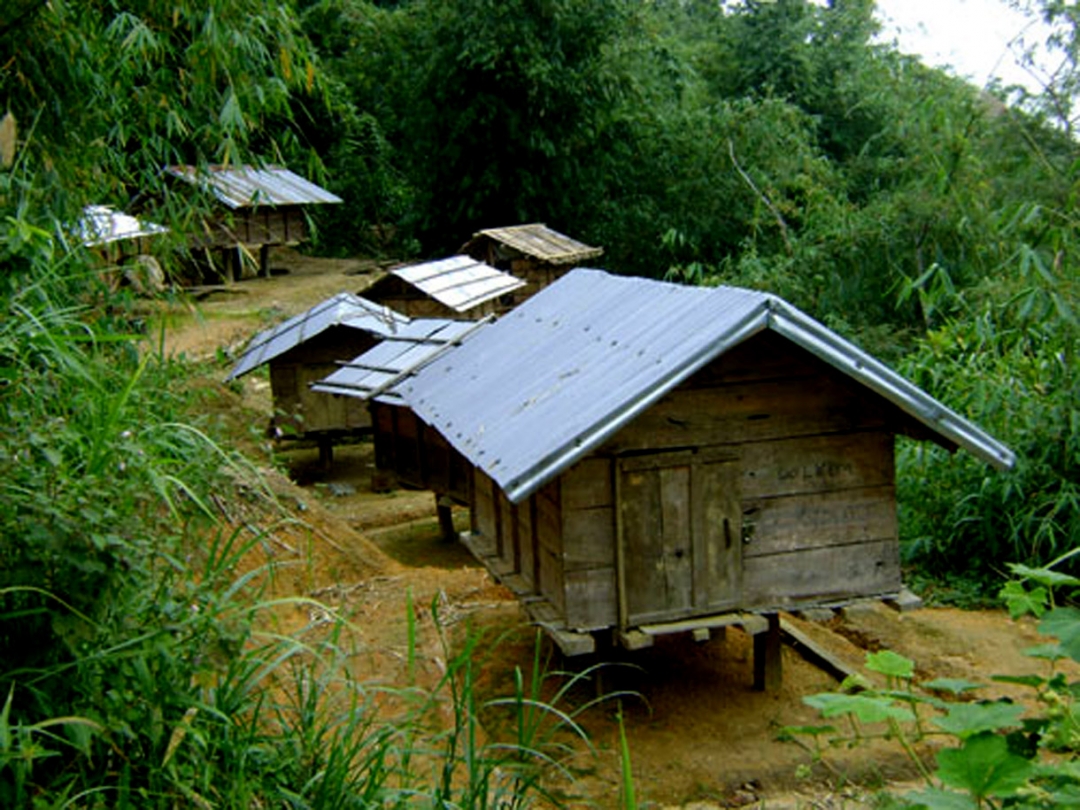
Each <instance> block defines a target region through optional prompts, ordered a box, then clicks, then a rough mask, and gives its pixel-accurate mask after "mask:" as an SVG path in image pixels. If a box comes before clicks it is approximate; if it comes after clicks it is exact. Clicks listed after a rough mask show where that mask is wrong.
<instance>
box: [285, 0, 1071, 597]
mask: <svg viewBox="0 0 1080 810" xmlns="http://www.w3.org/2000/svg"><path fill="white" fill-rule="evenodd" d="M1028 5H1029V6H1034V7H1036V8H1035V10H1037V11H1039V12H1040V13H1043V14H1044V15H1046V16H1047V18H1048V19H1052V20H1055V21H1057V22H1058V23H1059V27H1058V29H1057V35H1056V45H1055V47H1056V48H1057V53H1058V54H1059V55H1060V56H1061V57H1062V58H1063V59H1064V62H1063V63H1062V69H1061V70H1059V71H1058V72H1057V73H1056V74H1055V75H1054V76H1052V77H1047V79H1046V82H1045V89H1044V91H1043V92H1041V93H1039V92H1035V91H1032V90H1030V89H1029V90H1024V91H1022V92H1019V91H1016V90H1013V89H1010V88H999V91H998V94H997V95H993V94H990V93H988V92H984V91H980V90H978V89H977V88H975V87H972V86H970V85H968V84H966V83H964V82H962V81H959V80H956V79H954V78H952V77H950V76H948V75H946V74H944V73H942V72H940V71H936V70H930V69H928V68H926V67H925V66H923V65H922V64H920V63H919V62H917V61H916V60H913V59H911V58H909V57H905V56H902V55H900V54H898V53H896V52H895V51H893V50H892V49H890V48H889V47H887V46H883V45H880V44H876V43H875V42H874V40H873V39H872V37H873V35H874V33H875V30H876V24H875V22H874V18H873V3H872V2H869V0H846V2H835V3H829V4H817V3H811V2H808V1H807V0H778V1H777V2H756V0H747V1H746V2H742V3H713V2H694V1H691V2H658V3H651V4H636V3H629V2H625V0H544V1H538V0H515V2H512V3H492V4H479V5H478V4H476V3H470V4H469V5H468V8H467V9H466V8H464V7H463V6H459V5H458V4H455V3H444V2H434V0H412V2H403V3H394V4H371V3H367V2H363V0H327V1H326V2H319V3H312V4H310V5H308V6H307V7H306V9H305V11H304V16H303V18H302V19H303V23H302V25H303V28H304V30H305V31H308V32H309V33H310V35H311V37H312V41H313V42H314V43H315V48H316V51H317V52H318V53H319V55H320V57H321V58H322V64H323V66H324V67H325V69H326V70H327V72H328V73H329V74H331V75H333V76H335V77H336V78H335V81H336V82H338V83H339V84H338V86H339V89H340V90H342V91H344V92H345V93H346V94H347V95H345V96H336V103H338V104H343V105H345V104H351V105H352V109H353V110H355V111H356V114H358V115H359V114H362V115H363V116H366V117H365V119H364V120H365V121H366V122H367V123H368V125H369V126H370V129H369V133H370V137H369V138H368V139H367V141H365V142H366V143H368V144H369V147H368V151H367V155H366V157H365V158H364V160H366V161H367V162H366V163H364V162H362V161H361V162H358V161H356V160H355V159H350V160H349V161H346V162H342V163H338V164H337V165H335V166H330V175H331V176H334V177H336V180H337V181H338V182H342V183H343V184H345V185H347V184H349V183H355V186H356V187H357V188H362V189H364V190H365V191H366V190H368V189H371V190H372V191H374V192H375V194H376V195H377V196H378V201H375V202H373V201H371V200H369V201H367V202H365V203H364V205H368V206H374V207H375V208H378V209H379V211H380V213H379V215H378V216H377V217H375V218H373V219H371V220H369V221H368V223H367V224H368V225H369V226H377V227H378V228H379V229H380V231H379V232H380V233H384V234H385V233H393V234H396V236H397V238H398V244H399V246H400V247H401V248H403V249H404V250H405V251H407V252H413V251H417V250H418V251H419V252H420V253H422V254H425V255H440V254H443V253H445V252H448V251H452V250H454V249H455V248H456V247H457V246H458V245H460V244H462V243H463V242H464V241H465V240H466V239H467V238H468V237H469V235H470V234H471V233H472V232H474V231H475V230H477V229H479V228H481V227H490V226H494V225H502V224H511V223H513V222H519V221H528V220H537V221H545V222H547V223H548V224H550V225H552V226H553V227H556V228H558V229H560V230H564V231H566V232H568V233H570V234H572V235H574V236H576V237H578V238H582V239H584V240H585V241H589V242H591V243H593V244H601V245H603V246H604V248H605V256H604V259H603V260H602V261H603V263H604V265H605V266H606V267H608V268H609V269H612V270H614V271H615V272H621V273H635V274H642V275H652V276H659V275H667V276H668V277H672V278H676V279H681V280H685V281H688V282H691V283H705V284H712V283H719V282H723V283H729V284H740V285H746V286H751V287H755V288H761V289H768V290H771V291H774V292H776V293H778V294H780V295H782V296H784V297H785V298H787V299H788V300H790V301H792V302H793V303H795V304H797V305H799V306H801V307H803V308H805V309H807V310H808V311H809V312H811V313H813V314H815V315H816V316H817V317H819V318H821V319H822V320H823V321H825V322H826V323H827V324H828V325H830V326H832V327H834V328H836V329H838V330H840V331H841V332H843V333H846V334H849V335H851V336H852V337H854V338H855V339H856V340H857V341H859V342H860V343H862V344H863V345H864V346H866V347H867V348H868V349H870V350H871V351H873V352H875V353H877V354H879V355H881V356H882V357H884V358H885V359H886V360H889V361H891V362H894V363H897V364H900V365H902V367H903V369H904V370H905V372H906V373H907V374H908V375H909V376H911V377H913V378H914V379H915V380H916V381H918V382H919V383H920V384H922V385H923V386H925V387H926V388H927V389H928V390H930V391H931V393H933V394H935V395H936V396H938V397H939V398H941V399H942V400H944V401H945V402H947V403H950V404H952V405H954V406H956V407H957V409H958V410H960V411H961V412H962V413H963V414H964V415H965V416H968V417H970V418H971V419H973V420H974V421H975V422H976V423H979V424H981V425H983V426H984V427H986V428H987V429H989V430H990V431H991V432H992V433H994V434H995V435H996V436H997V437H998V438H1000V439H1002V440H1003V441H1005V442H1006V443H1007V444H1009V445H1010V446H1013V447H1014V449H1016V450H1017V451H1018V455H1019V457H1020V462H1019V464H1018V467H1017V469H1016V470H1015V471H1014V472H1011V473H1007V474H999V473H996V472H992V471H990V470H988V469H986V468H985V467H984V466H982V465H980V464H978V463H976V462H973V461H971V460H970V459H966V458H956V459H952V458H948V457H947V456H946V455H945V454H944V453H940V452H938V451H936V450H934V449H928V448H925V447H918V448H916V447H911V448H907V447H906V446H905V448H904V449H903V450H902V452H901V454H900V462H901V468H900V470H899V473H898V477H899V480H900V482H901V492H900V494H901V500H902V510H903V518H904V519H903V521H902V531H903V532H904V534H905V537H907V538H908V540H909V541H910V542H909V543H908V544H907V552H908V559H909V561H910V562H911V563H913V564H914V565H916V566H917V567H918V568H920V569H921V574H926V575H929V576H930V577H931V578H939V579H940V578H942V577H951V576H960V577H961V578H965V579H968V580H971V581H972V582H974V583H985V582H986V581H987V580H988V578H989V579H990V580H992V579H993V578H994V577H996V576H998V575H999V574H1000V566H1001V565H1002V560H1005V559H1029V560H1043V561H1045V560H1046V559H1047V558H1048V557H1047V555H1051V556H1052V555H1053V554H1055V553H1057V552H1058V551H1060V550H1062V549H1065V548H1069V547H1071V546H1072V544H1074V543H1075V541H1076V539H1077V537H1078V535H1077V522H1076V521H1077V518H1076V503H1077V497H1078V495H1080V492H1078V489H1077V484H1076V482H1077V480H1078V477H1077V465H1078V464H1080V461H1078V456H1077V448H1078V440H1077V434H1076V418H1077V417H1076V415H1075V414H1076V402H1077V387H1076V386H1077V381H1076V373H1075V370H1074V367H1075V359H1076V315H1075V312H1074V308H1073V306H1072V302H1073V301H1075V296H1076V277H1077V270H1076V262H1077V247H1078V245H1077V240H1076V226H1077V222H1076V218H1075V214H1074V209H1075V188H1076V182H1077V179H1078V178H1077V171H1078V169H1077V166H1078V165H1080V164H1078V163H1077V158H1078V157H1080V151H1078V149H1077V147H1076V142H1075V140H1074V139H1073V138H1072V137H1071V132H1072V114H1073V113H1072V110H1073V98H1074V90H1075V87H1074V84H1075V82H1076V76H1077V71H1076V70H1075V65H1076V61H1075V60H1076V37H1075V32H1076V24H1077V16H1076V14H1075V9H1074V8H1072V7H1071V6H1070V5H1069V4H1063V3H1056V2H1046V3H1038V4H1036V3H1029V4H1028ZM1006 98H1010V99H1012V100H1014V101H1015V102H1016V103H1015V104H1013V106H1006V104H1005V103H1004V100H1005V99H1006ZM338 170H340V171H341V172H343V174H337V171H338ZM356 172H360V176H356V175H355V173H356ZM393 212H397V216H396V218H395V219H393V220H392V221H389V220H388V219H387V218H386V217H392V216H393ZM387 226H392V227H390V228H388V227H387ZM333 238H334V239H335V241H344V242H345V243H346V244H348V242H349V240H350V239H352V241H353V242H355V239H353V238H352V237H350V236H348V235H346V234H337V235H336V236H334V237H333Z"/></svg>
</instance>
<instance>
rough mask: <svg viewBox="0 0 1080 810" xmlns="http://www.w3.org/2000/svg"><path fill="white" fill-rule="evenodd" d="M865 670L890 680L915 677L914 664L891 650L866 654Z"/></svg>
mask: <svg viewBox="0 0 1080 810" xmlns="http://www.w3.org/2000/svg"><path fill="white" fill-rule="evenodd" d="M866 668H867V669H868V670H870V671H871V672H879V673H881V674H882V675H885V676H887V677H890V678H905V679H910V678H912V677H914V676H915V662H914V661H912V660H911V659H910V658H905V657H904V656H902V655H900V654H899V653H894V652H893V651H892V650H882V651H881V652H876V653H867V654H866Z"/></svg>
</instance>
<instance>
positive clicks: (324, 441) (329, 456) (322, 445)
mask: <svg viewBox="0 0 1080 810" xmlns="http://www.w3.org/2000/svg"><path fill="white" fill-rule="evenodd" d="M318 442H319V469H320V470H322V471H323V472H330V468H331V467H332V466H333V464H334V442H333V440H332V439H331V438H330V437H329V436H326V435H323V436H320V437H319V439H318Z"/></svg>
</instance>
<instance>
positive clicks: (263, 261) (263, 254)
mask: <svg viewBox="0 0 1080 810" xmlns="http://www.w3.org/2000/svg"><path fill="white" fill-rule="evenodd" d="M259 275H260V276H262V277H263V278H270V246H269V245H261V246H260V247H259Z"/></svg>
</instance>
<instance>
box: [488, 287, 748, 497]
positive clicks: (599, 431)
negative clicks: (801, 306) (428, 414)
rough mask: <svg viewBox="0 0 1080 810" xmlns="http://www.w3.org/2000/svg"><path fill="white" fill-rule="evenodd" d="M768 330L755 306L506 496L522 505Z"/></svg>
mask: <svg viewBox="0 0 1080 810" xmlns="http://www.w3.org/2000/svg"><path fill="white" fill-rule="evenodd" d="M766 328H768V311H767V309H765V310H764V311H762V309H761V308H758V307H755V308H754V309H753V310H751V312H750V313H749V314H748V315H747V316H746V317H744V318H743V319H742V321H740V322H739V323H737V324H736V325H735V326H734V327H732V328H731V329H729V330H727V331H726V332H725V333H724V334H723V335H721V336H718V337H717V339H716V340H713V341H711V342H710V343H709V344H708V345H707V346H705V347H704V348H703V349H701V350H700V351H698V352H697V354H695V355H694V356H692V357H691V358H690V359H688V360H687V361H686V362H685V363H683V365H682V366H680V367H679V368H677V369H673V370H672V371H671V372H669V373H668V374H666V375H664V376H663V377H661V379H660V380H658V381H657V382H656V383H655V384H654V385H653V387H652V390H651V391H649V392H648V394H647V395H646V396H644V397H642V398H640V399H638V400H636V401H635V402H633V403H632V404H631V405H630V407H620V408H616V409H615V410H613V411H612V412H611V414H610V416H609V417H608V418H605V419H602V420H598V421H597V423H596V427H594V428H591V429H589V430H586V431H585V432H584V433H583V434H582V435H581V436H578V438H576V439H574V440H573V441H571V442H568V443H567V445H569V446H567V445H564V446H563V447H562V448H560V449H559V450H557V451H555V452H554V453H552V454H549V455H548V456H547V457H546V458H544V459H542V460H541V461H540V462H538V463H537V464H534V465H533V466H532V468H531V469H530V470H529V471H527V472H526V473H524V474H523V475H521V476H518V477H517V478H516V479H515V480H514V481H511V482H510V484H509V486H507V487H502V485H501V484H500V487H502V489H503V491H504V492H505V493H506V497H507V498H508V499H509V500H510V502H511V503H520V502H521V501H522V500H524V499H525V498H527V497H529V496H530V495H532V494H533V493H534V492H536V491H537V490H538V489H539V488H540V487H542V486H543V485H544V484H545V483H546V482H547V481H549V480H550V479H551V478H552V477H553V476H555V475H558V474H559V473H560V472H562V471H563V470H565V469H567V468H568V467H570V466H571V465H572V464H574V463H575V462H576V461H578V459H580V458H581V457H583V456H584V455H585V454H586V453H588V452H589V451H590V450H593V449H595V448H596V447H599V446H600V445H601V444H603V443H604V442H605V441H607V439H609V438H610V437H611V436H612V435H614V434H615V433H616V432H618V430H619V429H620V428H622V427H623V426H625V425H626V424H627V423H628V422H630V421H631V420H632V419H634V418H635V417H636V416H638V415H639V414H641V413H642V412H643V411H645V410H646V409H647V408H649V407H650V406H651V405H653V404H654V403H655V402H656V401H657V400H658V399H660V397H662V396H664V394H666V393H667V392H668V391H670V390H671V389H672V388H674V387H675V386H677V385H679V383H681V382H683V381H684V380H686V379H687V378H688V377H689V376H691V375H692V374H693V373H694V372H696V371H698V370H699V369H701V368H702V367H703V366H704V365H706V364H707V363H708V362H710V361H711V360H713V359H715V358H716V357H718V356H719V355H721V354H723V353H724V352H725V351H727V350H728V349H730V348H732V347H733V346H736V345H738V344H739V343H741V342H742V341H744V340H746V339H747V338H749V337H751V336H752V335H754V334H756V333H758V332H760V331H761V330H763V329H766ZM477 466H480V465H477Z"/></svg>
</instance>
